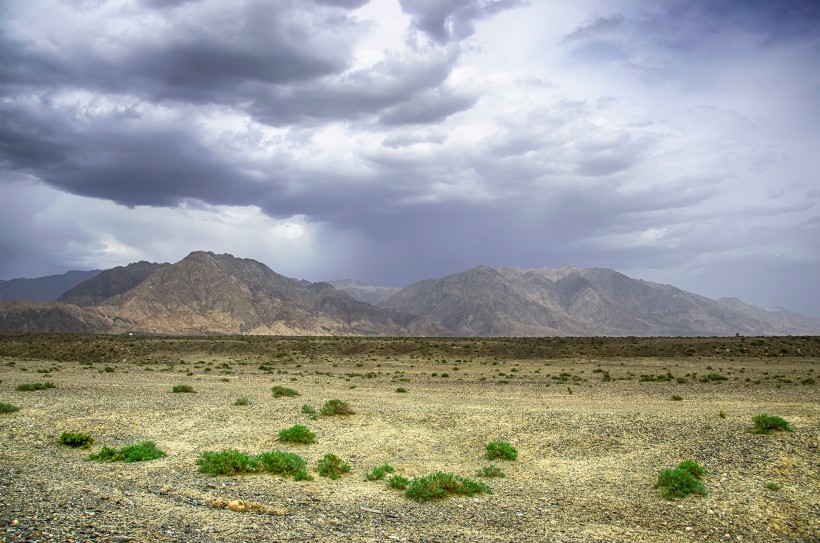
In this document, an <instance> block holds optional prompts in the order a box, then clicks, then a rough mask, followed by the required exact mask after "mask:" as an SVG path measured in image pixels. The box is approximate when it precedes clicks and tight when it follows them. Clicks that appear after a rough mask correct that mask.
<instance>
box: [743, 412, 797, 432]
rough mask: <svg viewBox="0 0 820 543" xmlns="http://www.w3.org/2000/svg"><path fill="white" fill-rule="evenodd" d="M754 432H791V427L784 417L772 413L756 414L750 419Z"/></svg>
mask: <svg viewBox="0 0 820 543" xmlns="http://www.w3.org/2000/svg"><path fill="white" fill-rule="evenodd" d="M752 422H754V424H755V425H754V428H752V432H754V433H755V434H770V433H772V432H791V431H792V427H791V426H790V425H789V423H788V422H786V421H785V420H784V419H782V418H780V417H775V416H773V415H766V414H763V415H758V416H756V417H754V418H753V419H752Z"/></svg>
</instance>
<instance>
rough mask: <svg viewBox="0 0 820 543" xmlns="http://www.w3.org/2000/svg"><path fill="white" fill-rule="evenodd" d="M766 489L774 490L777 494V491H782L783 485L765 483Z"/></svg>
mask: <svg viewBox="0 0 820 543" xmlns="http://www.w3.org/2000/svg"><path fill="white" fill-rule="evenodd" d="M766 488H768V489H769V490H774V491H775V492H777V491H778V490H782V488H783V485H780V484H777V483H766Z"/></svg>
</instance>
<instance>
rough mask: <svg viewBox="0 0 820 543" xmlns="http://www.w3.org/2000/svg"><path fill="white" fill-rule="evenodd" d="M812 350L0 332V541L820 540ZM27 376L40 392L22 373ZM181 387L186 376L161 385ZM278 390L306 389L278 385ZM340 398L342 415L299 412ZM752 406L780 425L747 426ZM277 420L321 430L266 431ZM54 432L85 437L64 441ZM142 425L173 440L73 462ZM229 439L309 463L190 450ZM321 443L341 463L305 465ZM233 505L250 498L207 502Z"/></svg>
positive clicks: (616, 342)
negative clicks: (341, 471)
mask: <svg viewBox="0 0 820 543" xmlns="http://www.w3.org/2000/svg"><path fill="white" fill-rule="evenodd" d="M687 342H688V343H687ZM819 348H820V341H818V339H817V338H794V339H779V338H771V339H759V338H725V339H697V340H694V339H693V340H685V339H676V340H668V339H667V340H663V339H658V340H652V339H642V340H640V343H638V342H637V340H635V339H631V338H623V339H595V338H593V339H589V338H588V339H578V340H574V339H556V338H546V339H543V340H539V339H527V340H508V339H492V340H487V339H472V340H468V339H464V340H460V339H440V340H436V339H385V338H380V339H375V338H374V339H362V338H311V339H307V338H305V339H277V338H211V339H208V338H136V337H132V338H127V337H123V338H117V337H100V336H4V337H0V380H1V382H0V402H4V403H9V404H13V405H15V406H17V407H19V411H16V412H13V413H5V414H0V488H2V494H0V541H3V542H6V541H7V542H16V541H78V542H79V541H111V542H125V541H146V542H147V541H167V542H171V541H187V542H242V541H328V542H330V541H340V542H341V541H407V542H423V541H440V542H450V541H459V542H460V541H464V542H467V541H504V542H508V541H509V542H512V541H516V542H517V541H533V542H535V541H555V542H558V541H561V542H606V541H634V542H655V541H668V542H688V541H729V540H731V541H745V542H749V541H760V542H807V541H820V538H818V534H820V521H819V520H818V519H820V449H818V440H819V437H818V433H819V431H820V409H819V408H818V406H820V402H818V400H820V385H818V384H817V381H818V380H820V375H818V373H820V366H819V365H818V360H820V356H818V354H817V350H818V349H819ZM653 353H654V354H653ZM445 375H446V376H445ZM642 376H643V377H642ZM670 376H671V377H670ZM715 376H720V377H715ZM724 377H725V379H724ZM658 379H663V380H658ZM679 381H680V382H679ZM35 382H50V383H54V384H55V385H56V386H55V388H51V389H46V390H41V391H36V392H22V391H16V390H15V388H16V387H17V386H18V385H20V384H25V383H35ZM177 384H187V385H191V386H192V387H193V388H194V389H195V391H196V393H194V394H181V393H180V394H175V393H172V392H171V389H172V387H173V386H174V385H177ZM274 385H283V386H287V387H292V388H294V389H296V390H297V391H298V392H299V393H300V396H298V397H292V398H274V397H273V396H272V395H271V387H272V386H274ZM399 387H401V388H404V389H406V390H407V392H406V393H398V392H396V389H397V388H399ZM242 396H244V397H246V398H247V399H248V404H247V405H234V402H235V400H236V399H237V398H239V397H242ZM673 396H678V397H681V398H682V400H677V401H676V400H673V399H672V397H673ZM334 398H338V399H342V400H345V401H347V402H348V403H349V404H350V405H351V407H352V408H353V409H354V410H355V414H353V415H350V416H334V417H324V416H320V417H319V418H318V419H317V420H311V419H310V418H309V417H308V416H307V415H306V414H304V413H303V412H302V410H301V407H302V406H303V405H304V404H308V405H310V406H312V407H314V408H316V409H318V408H320V407H321V406H322V404H323V403H324V402H325V401H327V400H329V399H334ZM761 413H768V414H772V415H777V416H780V417H783V418H785V419H786V420H787V421H789V422H790V423H791V426H792V427H793V429H794V431H793V432H790V433H789V432H777V433H773V434H769V435H759V434H754V433H751V432H749V431H748V430H749V428H750V427H751V426H752V417H753V416H755V415H758V414H761ZM294 424H304V425H306V426H308V427H309V428H310V429H311V430H312V431H313V432H315V433H316V436H317V437H316V443H315V444H312V445H290V444H282V443H279V442H277V434H278V432H279V430H281V429H283V428H286V427H289V426H291V425H294ZM67 431H71V432H85V433H88V434H90V435H91V436H93V437H94V438H95V439H96V443H95V444H94V446H93V447H92V448H91V449H89V450H80V449H71V448H67V447H64V446H61V445H59V444H58V438H59V436H60V434H61V433H63V432H67ZM498 439H501V440H506V441H509V442H510V443H512V444H513V445H514V446H515V447H516V448H517V449H518V452H519V456H518V459H517V460H516V461H514V462H510V461H502V460H498V461H495V463H496V465H498V466H499V467H500V468H501V469H502V470H503V471H504V472H505V473H506V477H504V478H488V479H483V478H479V477H476V476H475V473H476V471H477V470H479V469H481V468H483V467H484V466H487V465H488V464H489V462H488V460H486V459H485V458H484V446H485V445H486V444H487V443H488V442H490V441H493V440H498ZM142 440H152V441H154V442H155V443H156V444H157V446H158V447H159V448H160V449H162V450H164V451H165V452H166V453H167V456H166V457H164V458H160V459H157V460H153V461H150V462H138V463H132V464H125V463H102V462H93V461H88V460H86V458H87V456H88V454H89V453H91V452H96V451H97V450H99V448H100V447H101V446H103V445H105V446H111V447H122V446H125V445H128V444H132V443H136V442H138V441H142ZM229 448H236V449H239V450H240V451H243V452H246V453H249V454H257V453H261V452H265V451H270V450H274V449H279V450H286V451H290V452H296V453H298V454H299V455H301V456H302V457H304V459H305V460H307V461H308V469H309V471H310V473H311V475H313V476H314V478H315V479H314V480H313V481H304V482H295V481H294V480H293V479H285V478H282V477H278V476H274V475H268V474H252V475H239V476H233V477H224V476H220V477H210V476H208V475H205V474H201V473H198V471H197V465H196V460H197V458H198V457H199V455H200V453H201V452H203V451H220V450H223V449H229ZM329 452H332V453H335V454H337V455H338V456H340V457H341V458H343V459H345V460H346V461H347V462H348V463H349V464H350V465H351V466H352V471H351V472H350V473H349V474H347V475H346V476H344V477H342V478H341V479H338V480H335V481H332V480H329V479H326V478H323V477H319V476H318V474H317V473H316V468H315V464H316V461H317V460H318V459H319V458H321V457H322V456H323V455H324V454H325V453H329ZM685 459H693V460H695V461H697V462H699V463H700V464H701V465H702V466H704V467H705V468H706V469H707V470H708V475H707V476H706V477H705V479H704V483H705V485H706V488H707V491H708V495H707V496H705V497H699V496H689V497H687V498H685V499H682V500H676V501H668V500H665V499H663V498H662V497H660V495H659V493H658V491H657V490H655V489H654V488H653V485H654V484H655V482H656V480H657V476H658V472H659V471H660V470H662V469H664V468H667V467H674V466H675V465H676V464H677V463H678V462H680V461H682V460H685ZM383 462H388V463H390V464H391V465H392V466H394V467H395V468H396V470H397V472H398V473H400V474H401V475H404V476H406V477H408V478H412V477H414V476H421V475H425V474H429V473H433V472H436V471H439V470H440V471H447V472H452V473H454V474H457V475H462V476H467V477H471V478H475V479H477V480H482V481H483V482H485V483H486V484H488V485H489V486H490V487H492V491H493V493H492V494H479V495H476V496H474V497H458V496H457V497H452V498H449V499H446V500H442V501H434V502H427V503H416V502H414V501H411V500H409V499H407V498H405V497H404V496H403V495H402V493H401V492H400V491H398V490H392V489H390V488H388V487H387V485H386V484H385V481H372V482H371V481H366V480H365V474H366V473H367V472H368V471H370V470H371V469H372V468H373V467H374V466H376V465H377V464H380V463H383ZM233 500H242V501H243V502H245V504H246V505H248V506H249V510H248V511H234V510H231V509H229V508H227V507H224V505H225V504H226V503H228V502H230V501H233Z"/></svg>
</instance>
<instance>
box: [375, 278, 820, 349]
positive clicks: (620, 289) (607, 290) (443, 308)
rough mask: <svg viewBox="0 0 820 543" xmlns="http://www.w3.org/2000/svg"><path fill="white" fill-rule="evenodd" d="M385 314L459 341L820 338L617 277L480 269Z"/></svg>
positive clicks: (403, 297) (799, 320)
mask: <svg viewBox="0 0 820 543" xmlns="http://www.w3.org/2000/svg"><path fill="white" fill-rule="evenodd" d="M381 305H383V306H384V307H390V308H393V309H399V310H402V311H407V312H410V313H414V314H416V315H421V316H426V317H429V318H430V319H432V320H436V321H438V322H441V323H442V324H444V325H445V326H447V327H448V328H450V329H451V330H453V331H454V332H456V333H457V334H461V335H486V336H501V335H522V336H526V335H641V336H655V335H664V336H697V335H733V334H736V333H740V334H745V335H766V334H818V333H820V321H819V320H816V319H810V318H807V317H802V316H795V315H794V314H791V313H785V312H770V311H767V310H763V309H760V308H756V307H754V306H749V305H747V304H743V303H742V302H740V303H739V304H738V303H730V302H718V301H715V300H711V299H709V298H705V297H703V296H698V295H697V294H693V293H691V292H686V291H683V290H680V289H678V288H675V287H673V286H670V285H661V284H657V283H650V282H647V281H641V280H636V279H631V278H629V277H627V276H625V275H623V274H621V273H618V272H616V271H613V270H608V269H601V268H593V269H582V268H560V269H548V268H544V269H535V270H527V269H520V268H502V269H501V270H494V269H492V268H488V267H486V266H479V267H478V268H473V269H470V270H467V271H465V272H462V273H457V274H453V275H449V276H447V277H443V278H441V279H437V280H427V281H421V282H419V283H415V284H413V285H410V286H409V287H407V288H405V289H403V290H401V291H399V292H398V293H397V294H395V295H393V296H391V297H390V298H388V299H387V300H386V301H384V302H382V304H381Z"/></svg>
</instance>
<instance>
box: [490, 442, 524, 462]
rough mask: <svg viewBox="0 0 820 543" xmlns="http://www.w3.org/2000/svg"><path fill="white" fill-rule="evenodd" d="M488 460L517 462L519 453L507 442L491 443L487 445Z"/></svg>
mask: <svg viewBox="0 0 820 543" xmlns="http://www.w3.org/2000/svg"><path fill="white" fill-rule="evenodd" d="M486 450H487V460H495V459H497V458H500V459H502V460H515V459H516V458H518V451H517V450H516V448H515V447H513V446H512V445H510V444H509V443H508V442H506V441H491V442H489V443H487V447H486Z"/></svg>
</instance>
